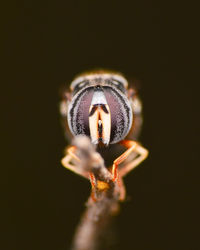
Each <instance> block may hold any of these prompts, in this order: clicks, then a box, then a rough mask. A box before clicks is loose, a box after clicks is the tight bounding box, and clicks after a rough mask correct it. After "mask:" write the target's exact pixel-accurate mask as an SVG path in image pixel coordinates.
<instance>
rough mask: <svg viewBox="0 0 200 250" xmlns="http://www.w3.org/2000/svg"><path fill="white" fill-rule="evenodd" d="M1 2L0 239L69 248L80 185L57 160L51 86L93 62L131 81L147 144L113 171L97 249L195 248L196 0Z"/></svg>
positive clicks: (14, 244) (15, 249) (59, 145)
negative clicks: (106, 243) (104, 232)
mask: <svg viewBox="0 0 200 250" xmlns="http://www.w3.org/2000/svg"><path fill="white" fill-rule="evenodd" d="M1 10H2V14H1V18H2V22H1V24H3V28H2V29H1V44H2V46H1V48H2V52H1V58H2V59H3V60H2V61H3V66H2V67H1V69H2V73H1V94H2V97H1V101H2V105H1V108H2V111H1V116H2V119H1V127H2V128H1V132H2V136H1V142H2V150H1V152H2V153H3V154H2V159H1V170H2V171H3V174H4V175H2V176H3V177H2V181H1V184H3V185H2V188H1V191H2V195H1V203H2V205H1V208H3V212H2V215H3V219H4V220H3V223H1V224H2V229H3V233H4V234H5V236H4V235H3V243H5V245H4V247H3V248H2V249H6V250H7V249H8V250H26V249H29V250H36V249H37V250H40V249H41V250H43V249H48V250H64V249H69V246H70V242H71V240H72V236H73V234H74V230H75V227H76V225H77V223H78V221H79V218H80V215H81V213H82V212H83V210H84V203H85V201H86V200H87V198H88V196H89V193H90V184H89V182H88V181H87V180H84V179H83V178H81V177H79V176H77V175H75V174H73V173H71V172H70V171H68V170H66V169H64V168H63V167H62V166H61V164H60V159H61V157H62V156H63V149H64V147H65V146H66V145H67V141H66V140H65V138H64V133H63V130H62V127H61V123H60V116H59V110H58V105H59V98H60V97H59V90H60V88H61V87H62V86H63V85H64V86H65V85H68V84H69V83H70V81H71V80H72V79H73V77H74V76H75V75H76V74H78V73H80V72H82V71H84V70H89V69H93V68H98V67H101V68H108V69H114V70H118V71H120V72H122V73H124V74H125V75H126V76H127V77H128V78H129V79H137V80H138V81H139V82H140V84H139V86H140V87H139V92H140V96H141V98H142V100H143V105H144V126H143V130H142V134H141V137H140V141H141V142H142V144H143V145H144V146H145V147H146V148H148V149H149V151H150V155H149V158H148V159H147V160H146V161H145V162H144V163H142V164H141V165H140V166H139V167H138V168H137V169H136V170H134V171H133V172H131V173H130V174H129V175H128V176H127V177H126V179H125V183H126V187H127V193H128V201H127V202H126V203H124V204H122V206H121V213H120V215H119V216H118V217H117V218H116V221H115V227H114V231H115V235H116V237H115V239H113V240H112V242H111V246H110V247H109V248H108V249H115V250H121V249H137V250H169V249H170V250H172V249H173V250H178V249H181V250H182V249H192V250H193V249H198V246H197V237H198V230H197V229H198V223H197V215H198V211H199V210H198V209H197V200H198V198H199V194H198V192H197V187H198V185H197V184H198V180H199V175H198V172H197V169H198V168H199V164H198V162H197V160H198V151H197V149H198V145H199V141H198V137H197V133H198V132H199V130H198V128H199V127H198V125H197V120H198V113H197V108H198V99H199V98H198V85H199V82H198V80H197V77H196V73H197V65H196V62H197V60H196V59H197V57H196V53H197V48H196V46H197V45H198V43H197V41H196V38H197V35H198V29H197V27H196V23H197V14H198V12H197V8H196V7H195V6H192V4H190V3H189V2H187V3H184V1H180V2H179V1H171V2H170V1H157V2H156V1H145V0H141V1H117V0H115V1H105V2H104V1H94V0H93V1H91V0H90V1H89V0H88V1H40V2H37V1H30V0H26V1H6V2H5V3H4V8H1ZM195 57H196V58H195ZM1 235H2V234H1Z"/></svg>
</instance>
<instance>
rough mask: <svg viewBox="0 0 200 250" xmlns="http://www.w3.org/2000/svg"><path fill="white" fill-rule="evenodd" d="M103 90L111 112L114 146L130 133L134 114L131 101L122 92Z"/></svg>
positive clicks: (112, 142) (112, 89)
mask: <svg viewBox="0 0 200 250" xmlns="http://www.w3.org/2000/svg"><path fill="white" fill-rule="evenodd" d="M103 89H104V94H105V96H106V100H107V102H108V106H109V108H110V112H111V135H110V143H111V144H114V143H117V142H119V141H121V140H123V139H124V138H125V137H126V135H127V134H128V132H129V131H130V128H131V126H132V121H133V113H132V108H131V105H130V103H129V100H128V99H127V97H126V96H125V95H124V94H123V93H122V92H120V91H118V90H116V89H115V88H112V87H108V86H105V87H104V88H103Z"/></svg>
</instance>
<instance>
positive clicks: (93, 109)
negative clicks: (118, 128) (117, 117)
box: [89, 86, 111, 145]
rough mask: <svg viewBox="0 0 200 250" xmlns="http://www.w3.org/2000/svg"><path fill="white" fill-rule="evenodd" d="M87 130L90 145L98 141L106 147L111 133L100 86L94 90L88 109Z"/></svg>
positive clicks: (108, 113) (109, 114) (105, 102)
mask: <svg viewBox="0 0 200 250" xmlns="http://www.w3.org/2000/svg"><path fill="white" fill-rule="evenodd" d="M89 128H90V137H91V140H92V143H94V144H98V143H99V142H100V141H101V142H102V143H103V144H105V145H108V144H109V142H110V133H111V113H110V109H109V106H108V103H107V101H106V97H105V95H104V92H103V90H102V89H101V87H100V86H97V87H96V88H95V89H94V94H93V97H92V102H91V105H90V109H89Z"/></svg>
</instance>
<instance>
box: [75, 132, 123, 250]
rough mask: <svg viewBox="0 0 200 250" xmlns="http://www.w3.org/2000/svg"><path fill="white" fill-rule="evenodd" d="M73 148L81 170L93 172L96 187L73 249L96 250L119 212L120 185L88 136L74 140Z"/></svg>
mask: <svg viewBox="0 0 200 250" xmlns="http://www.w3.org/2000/svg"><path fill="white" fill-rule="evenodd" d="M74 145H75V146H76V147H77V150H78V151H77V152H78V155H79V157H80V159H81V163H80V166H79V167H81V168H82V169H85V171H88V172H91V173H93V175H94V176H95V180H96V185H95V187H93V190H92V196H91V197H90V198H89V200H88V202H87V204H86V211H85V212H84V214H83V216H82V218H81V221H80V223H79V225H78V227H77V230H76V232H75V236H74V240H73V244H72V250H96V249H97V248H98V246H99V245H100V237H101V235H102V234H103V232H104V230H105V228H106V226H107V225H108V223H109V222H110V219H111V217H112V216H113V215H114V214H116V212H117V211H118V209H119V196H120V192H119V186H118V184H116V183H115V182H113V180H112V175H111V173H110V172H109V171H108V169H107V168H106V167H105V166H104V161H103V159H102V157H101V156H100V154H99V153H97V152H96V151H95V148H94V146H93V145H92V144H91V142H90V140H89V139H88V138H87V137H82V136H81V137H77V138H75V140H74ZM92 197H93V198H92ZM94 197H95V198H94ZM94 199H95V200H94Z"/></svg>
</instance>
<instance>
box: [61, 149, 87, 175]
mask: <svg viewBox="0 0 200 250" xmlns="http://www.w3.org/2000/svg"><path fill="white" fill-rule="evenodd" d="M75 151H76V147H75V146H71V147H69V148H68V149H67V151H66V156H65V157H64V158H62V160H61V164H62V165H63V167H65V168H67V169H69V170H71V171H72V172H74V173H76V174H79V175H81V176H83V177H85V178H87V179H89V173H88V172H86V171H84V170H82V169H81V168H80V167H79V166H78V165H76V162H77V163H79V162H80V161H81V160H80V158H79V157H78V156H77V155H76V154H75Z"/></svg>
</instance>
